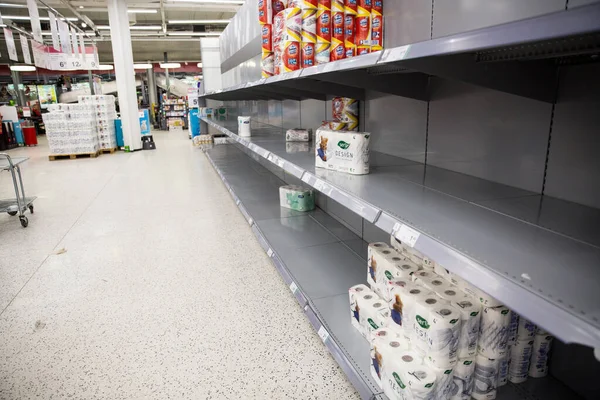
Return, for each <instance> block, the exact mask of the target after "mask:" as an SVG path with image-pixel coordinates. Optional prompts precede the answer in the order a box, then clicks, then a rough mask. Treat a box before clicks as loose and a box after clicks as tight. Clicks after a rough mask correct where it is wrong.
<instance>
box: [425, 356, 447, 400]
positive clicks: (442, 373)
mask: <svg viewBox="0 0 600 400" xmlns="http://www.w3.org/2000/svg"><path fill="white" fill-rule="evenodd" d="M424 364H425V365H426V366H427V367H429V368H430V369H431V370H432V371H433V372H434V373H435V385H434V386H433V390H432V391H431V394H430V395H429V397H428V399H431V400H448V399H449V398H450V393H451V391H452V379H453V377H454V368H453V367H446V368H439V367H436V366H435V365H433V364H431V362H430V361H429V360H428V359H427V358H426V359H425V361H424Z"/></svg>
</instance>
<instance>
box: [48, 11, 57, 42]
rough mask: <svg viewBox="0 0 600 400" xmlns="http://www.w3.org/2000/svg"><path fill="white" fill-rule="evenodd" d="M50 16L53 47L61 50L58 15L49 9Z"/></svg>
mask: <svg viewBox="0 0 600 400" xmlns="http://www.w3.org/2000/svg"><path fill="white" fill-rule="evenodd" d="M48 18H50V32H51V33H52V47H54V48H55V49H56V50H60V40H59V39H58V27H57V26H56V17H55V16H54V14H52V13H51V12H50V11H48Z"/></svg>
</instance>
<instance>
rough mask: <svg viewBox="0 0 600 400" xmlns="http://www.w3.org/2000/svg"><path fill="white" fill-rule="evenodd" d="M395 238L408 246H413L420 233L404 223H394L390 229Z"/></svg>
mask: <svg viewBox="0 0 600 400" xmlns="http://www.w3.org/2000/svg"><path fill="white" fill-rule="evenodd" d="M392 233H393V235H394V237H395V238H396V239H398V240H399V241H401V242H402V243H404V244H406V245H407V246H410V247H415V243H417V240H419V237H420V236H421V234H420V233H419V232H417V231H416V230H414V229H413V228H411V227H409V226H406V225H404V224H400V223H396V224H395V225H394V228H393V230H392Z"/></svg>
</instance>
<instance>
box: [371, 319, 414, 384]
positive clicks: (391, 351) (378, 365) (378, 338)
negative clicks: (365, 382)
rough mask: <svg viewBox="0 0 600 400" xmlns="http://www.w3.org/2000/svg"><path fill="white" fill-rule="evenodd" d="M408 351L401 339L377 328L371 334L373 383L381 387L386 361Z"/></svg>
mask: <svg viewBox="0 0 600 400" xmlns="http://www.w3.org/2000/svg"><path fill="white" fill-rule="evenodd" d="M403 350H408V346H407V344H406V342H405V341H404V340H403V338H400V336H399V335H398V334H397V333H396V331H394V330H391V329H389V328H379V329H377V330H375V331H373V332H372V334H371V366H370V369H371V376H372V377H373V380H374V381H375V383H376V384H377V385H378V386H379V388H381V387H382V379H384V368H385V364H386V361H387V360H389V359H391V358H393V357H395V356H397V355H399V354H400V352H401V351H403Z"/></svg>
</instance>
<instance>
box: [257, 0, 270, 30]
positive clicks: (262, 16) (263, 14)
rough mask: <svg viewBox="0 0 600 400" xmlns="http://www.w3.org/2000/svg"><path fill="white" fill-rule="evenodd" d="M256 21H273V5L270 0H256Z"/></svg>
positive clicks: (265, 22) (264, 22)
mask: <svg viewBox="0 0 600 400" xmlns="http://www.w3.org/2000/svg"><path fill="white" fill-rule="evenodd" d="M258 22H260V23H261V24H270V23H272V22H273V5H272V3H271V0H258Z"/></svg>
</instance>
